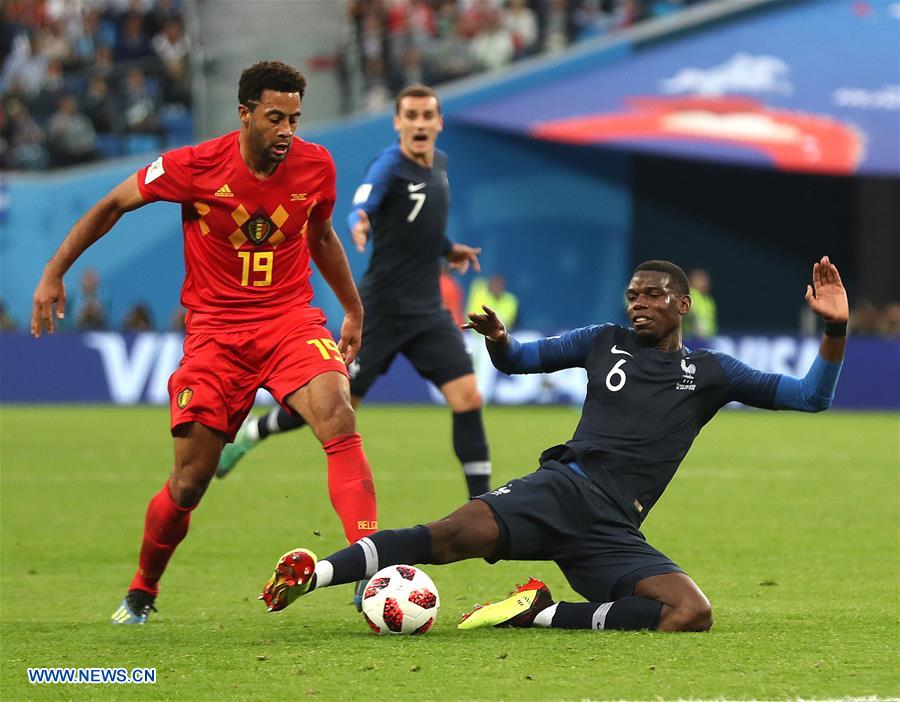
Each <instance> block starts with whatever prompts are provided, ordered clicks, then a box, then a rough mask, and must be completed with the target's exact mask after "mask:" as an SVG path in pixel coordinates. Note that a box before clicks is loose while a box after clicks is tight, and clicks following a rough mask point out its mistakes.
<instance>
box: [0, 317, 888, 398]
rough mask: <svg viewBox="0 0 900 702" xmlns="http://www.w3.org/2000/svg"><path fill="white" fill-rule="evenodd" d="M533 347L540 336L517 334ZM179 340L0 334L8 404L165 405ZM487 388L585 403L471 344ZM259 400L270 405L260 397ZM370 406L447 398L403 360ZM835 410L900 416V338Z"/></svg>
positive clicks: (859, 351) (761, 342) (570, 381)
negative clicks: (501, 366) (500, 367)
mask: <svg viewBox="0 0 900 702" xmlns="http://www.w3.org/2000/svg"><path fill="white" fill-rule="evenodd" d="M516 336H517V338H519V339H521V340H523V341H524V340H529V339H534V338H537V337H538V336H539V335H538V334H537V333H534V332H527V331H522V332H517V333H516ZM181 344H182V337H181V335H180V334H176V333H145V334H137V335H123V334H119V333H118V332H91V333H84V334H57V335H54V336H44V337H42V338H41V339H39V340H35V339H32V338H31V337H29V336H27V335H25V334H3V335H0V402H12V403H41V402H61V403H74V402H99V403H113V404H120V405H130V404H167V403H168V395H167V391H166V382H167V380H168V378H169V375H170V374H171V373H172V371H173V370H174V369H175V367H176V366H177V364H178V362H179V360H180V359H181ZM705 345H707V346H709V347H710V348H715V349H717V350H719V351H723V352H725V353H729V354H731V355H733V356H735V357H737V358H739V359H740V360H742V361H744V362H745V363H747V364H749V365H751V366H753V367H754V368H758V369H760V370H764V371H769V372H775V373H786V374H789V375H794V376H802V375H803V374H804V373H805V372H806V369H807V368H809V365H810V364H811V363H812V360H813V358H814V357H815V355H816V353H817V352H818V348H819V340H818V339H814V338H798V337H791V336H740V337H725V336H723V337H717V338H716V339H713V340H712V341H711V342H710V343H709V344H705ZM472 346H473V349H474V350H475V361H476V367H477V369H478V374H479V385H480V387H481V390H482V392H483V394H484V396H485V397H486V398H487V399H488V401H490V402H494V403H497V404H543V403H575V404H580V403H581V402H582V400H583V399H584V393H585V373H584V371H583V370H582V369H579V368H573V369H568V370H564V371H559V372H557V373H553V374H550V375H519V376H505V375H502V374H501V373H498V372H497V371H496V370H494V369H493V368H492V367H491V366H490V364H489V362H487V361H486V358H485V355H484V354H483V353H482V349H481V347H480V346H478V345H476V344H473V345H472ZM260 400H261V401H263V402H265V401H267V400H268V401H269V402H271V399H270V398H266V397H264V396H262V395H261V397H260ZM367 400H368V401H372V402H398V403H422V402H437V401H439V400H440V396H439V394H438V393H437V392H436V391H435V390H434V388H432V387H431V386H429V385H428V383H426V382H425V381H424V380H422V379H421V378H420V377H419V376H417V375H416V373H415V371H413V369H412V368H411V367H410V365H409V364H408V363H407V362H406V361H405V360H403V359H399V360H398V361H397V362H396V363H395V364H394V366H393V367H392V368H391V370H390V372H389V373H388V374H387V375H386V376H385V377H383V378H381V379H380V380H379V381H378V382H377V383H376V384H375V386H374V388H373V389H372V392H371V393H370V395H369V396H368V398H367ZM834 406H835V407H839V408H845V409H879V410H898V409H900V340H895V339H865V338H860V339H855V338H854V339H851V341H850V343H849V345H848V347H847V359H846V361H845V363H844V368H843V371H842V373H841V379H840V382H839V384H838V390H837V396H836V399H835V403H834Z"/></svg>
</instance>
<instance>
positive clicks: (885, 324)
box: [881, 302, 900, 337]
mask: <svg viewBox="0 0 900 702" xmlns="http://www.w3.org/2000/svg"><path fill="white" fill-rule="evenodd" d="M881 318H882V322H881V333H882V335H883V336H891V337H900V302H892V303H891V304H889V305H888V306H887V307H885V308H884V312H883V313H882V315H881Z"/></svg>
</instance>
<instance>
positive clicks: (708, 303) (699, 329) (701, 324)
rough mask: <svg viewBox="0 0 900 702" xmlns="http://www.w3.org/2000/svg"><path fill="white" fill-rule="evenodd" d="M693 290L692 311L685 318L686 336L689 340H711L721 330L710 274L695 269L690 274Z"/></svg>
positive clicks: (689, 280)
mask: <svg viewBox="0 0 900 702" xmlns="http://www.w3.org/2000/svg"><path fill="white" fill-rule="evenodd" d="M688 282H689V283H690V286H691V288H690V290H691V311H690V312H688V313H687V316H686V317H685V318H684V335H685V337H686V338H688V339H710V338H712V337H714V336H715V335H716V332H718V330H719V326H718V322H717V319H716V316H717V313H716V301H715V300H714V299H713V296H712V295H711V294H710V288H711V284H710V280H709V273H707V272H706V271H705V270H703V269H702V268H695V269H694V270H692V271H691V272H690V273H689V274H688Z"/></svg>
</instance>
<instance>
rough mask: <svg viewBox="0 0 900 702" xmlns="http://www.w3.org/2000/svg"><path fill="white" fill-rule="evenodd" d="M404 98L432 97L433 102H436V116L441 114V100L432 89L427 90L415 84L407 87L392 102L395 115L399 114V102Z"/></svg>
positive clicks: (425, 86)
mask: <svg viewBox="0 0 900 702" xmlns="http://www.w3.org/2000/svg"><path fill="white" fill-rule="evenodd" d="M405 97H433V98H434V99H435V100H437V108H438V114H440V112H441V99H440V98H439V97H438V94H437V93H436V92H435V91H434V88H429V87H428V86H427V85H422V84H421V83H416V84H414V85H407V86H406V87H405V88H403V90H401V91H400V92H399V93H398V94H397V99H396V100H394V113H395V114H398V115H399V114H400V101H401V100H402V99H403V98H405Z"/></svg>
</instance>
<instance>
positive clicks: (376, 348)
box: [218, 85, 491, 497]
mask: <svg viewBox="0 0 900 702" xmlns="http://www.w3.org/2000/svg"><path fill="white" fill-rule="evenodd" d="M443 124H444V123H443V118H442V117H441V106H440V101H439V100H438V96H437V94H436V93H435V92H434V91H433V90H432V89H431V88H428V87H426V86H423V85H413V86H410V87H408V88H405V89H404V90H402V91H401V92H400V94H399V95H398V96H397V100H396V105H395V115H394V129H395V130H396V131H397V133H398V135H399V137H400V138H399V140H398V142H397V143H396V144H394V145H392V146H389V147H388V148H386V149H385V150H384V151H382V152H381V154H379V155H378V156H377V157H376V158H375V159H374V160H373V161H372V163H371V164H370V165H369V167H368V169H367V171H366V174H365V177H364V178H363V183H362V185H360V186H359V188H358V189H357V191H356V195H355V197H354V199H353V210H352V212H351V213H350V215H349V218H348V225H349V227H350V231H351V235H352V237H353V242H354V244H355V245H356V248H357V250H358V251H360V252H363V251H365V248H366V244H367V242H368V240H369V239H371V240H372V243H373V251H372V258H371V261H370V263H369V268H368V270H367V271H366V273H365V276H364V277H363V280H362V283H361V284H360V288H359V289H360V296H361V297H362V301H363V307H364V309H365V312H366V316H365V321H364V323H363V337H362V346H361V353H360V354H359V356H358V357H357V362H356V363H354V364H353V365H352V366H351V367H350V378H351V381H350V393H351V396H352V397H351V402H352V404H353V407H354V408H355V407H357V406H358V405H359V403H360V402H361V401H362V399H363V397H364V396H365V395H366V393H367V392H368V391H369V388H370V387H371V386H372V384H373V383H374V382H375V381H376V380H377V379H378V377H379V376H380V375H383V374H384V373H386V372H387V371H388V369H389V368H390V366H391V364H392V363H393V361H394V359H395V358H396V357H397V354H401V353H402V354H403V355H405V356H406V357H407V358H408V359H409V360H410V362H411V363H412V365H413V367H414V368H415V369H416V370H417V371H418V372H419V374H420V375H422V376H423V377H425V378H426V379H428V380H430V381H431V382H432V383H434V385H435V386H436V387H438V388H439V389H440V391H441V393H442V394H443V395H444V397H445V398H446V400H447V404H449V405H450V408H451V410H452V411H453V448H454V450H455V452H456V456H457V458H458V459H459V461H460V464H461V465H462V469H463V473H464V474H465V478H466V484H467V488H468V492H469V496H470V497H474V496H476V495H480V494H482V493H484V492H487V491H488V489H489V488H490V477H491V463H490V457H489V453H488V443H487V438H486V437H485V432H484V422H483V420H482V407H483V401H482V398H481V395H480V393H479V392H478V386H477V384H476V381H475V375H474V370H473V367H472V360H471V357H470V355H469V353H468V351H467V349H466V347H465V343H464V342H463V338H462V334H461V333H460V330H459V329H458V328H457V327H456V325H455V324H454V322H453V319H452V317H451V316H450V313H449V312H448V311H447V310H445V309H443V307H442V306H441V298H440V283H439V279H440V261H441V258H442V257H443V258H445V259H447V260H448V261H449V263H450V266H451V267H452V268H455V269H456V270H458V271H459V272H460V273H462V274H464V273H465V272H466V271H467V270H468V269H469V267H470V266H472V267H473V268H474V269H475V270H476V271H478V270H479V265H478V254H479V253H480V252H481V249H479V248H473V247H470V246H466V245H465V244H459V243H456V242H454V241H452V240H451V239H450V238H449V237H448V236H447V235H446V229H447V215H448V211H449V207H450V185H449V183H448V181H447V155H446V154H445V153H444V152H443V151H441V150H440V149H437V148H436V146H435V142H436V140H437V137H438V134H440V132H441V130H442V129H443ZM305 423H306V422H305V420H304V419H303V418H302V417H300V416H298V415H292V414H290V413H288V412H285V411H284V410H282V409H281V408H276V409H273V410H272V411H271V412H269V414H267V415H264V416H261V417H250V418H248V420H247V422H245V423H244V425H243V426H242V427H241V430H240V431H239V433H238V436H237V437H236V439H235V441H234V443H233V444H230V445H229V446H226V447H225V449H224V451H223V452H222V456H221V459H220V461H219V469H218V475H219V476H220V477H224V476H225V475H227V473H228V472H229V471H230V470H231V469H232V468H233V467H234V465H235V464H236V463H237V461H238V460H239V459H240V458H241V457H242V456H243V455H244V454H245V453H246V452H247V451H248V450H249V449H250V448H252V447H253V446H255V445H256V444H257V443H258V442H259V441H260V440H261V439H264V438H266V437H267V436H269V435H271V434H274V433H278V432H283V431H287V430H290V429H296V428H299V427H301V426H303V425H304V424H305Z"/></svg>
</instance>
